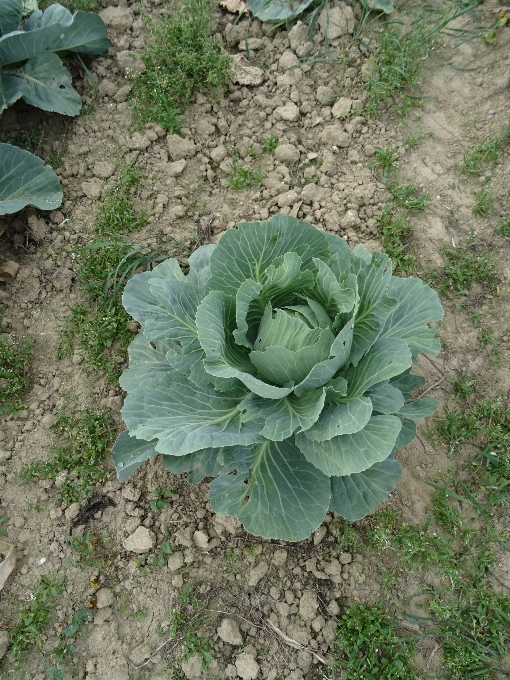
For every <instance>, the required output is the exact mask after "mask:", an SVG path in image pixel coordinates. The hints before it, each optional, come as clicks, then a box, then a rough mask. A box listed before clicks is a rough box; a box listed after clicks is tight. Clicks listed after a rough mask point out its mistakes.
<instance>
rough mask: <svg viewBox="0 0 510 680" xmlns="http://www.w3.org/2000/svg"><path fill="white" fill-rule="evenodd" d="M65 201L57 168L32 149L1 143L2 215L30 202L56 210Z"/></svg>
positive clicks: (0, 198)
mask: <svg viewBox="0 0 510 680" xmlns="http://www.w3.org/2000/svg"><path fill="white" fill-rule="evenodd" d="M61 203H62V191H61V190H60V182H59V181H58V177H57V175H56V174H55V171H54V170H53V168H51V167H50V166H49V165H44V162H43V161H42V160H41V159H40V158H38V157H37V156H34V155H33V154H31V153H29V152H28V151H24V150H23V149H18V147H16V146H11V145H10V144H0V215H9V214H10V213H14V212H17V211H18V210H21V209H22V208H24V207H25V206H26V205H32V206H34V207H35V208H39V209H40V210H55V209H56V208H58V207H59V206H60V204H61Z"/></svg>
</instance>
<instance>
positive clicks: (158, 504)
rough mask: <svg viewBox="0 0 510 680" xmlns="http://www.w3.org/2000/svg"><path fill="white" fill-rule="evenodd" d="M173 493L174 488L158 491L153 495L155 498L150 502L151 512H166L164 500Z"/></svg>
mask: <svg viewBox="0 0 510 680" xmlns="http://www.w3.org/2000/svg"><path fill="white" fill-rule="evenodd" d="M173 492H174V487H172V488H171V489H158V490H157V491H156V492H155V493H154V495H155V496H156V497H155V498H154V499H153V500H152V501H151V502H150V504H149V505H150V509H151V510H152V511H153V512H158V511H160V510H166V508H167V507H168V506H167V504H166V503H165V498H171V497H172V494H173Z"/></svg>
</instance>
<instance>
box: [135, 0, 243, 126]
mask: <svg viewBox="0 0 510 680" xmlns="http://www.w3.org/2000/svg"><path fill="white" fill-rule="evenodd" d="M213 7H214V5H213V2H212V0H183V2H182V3H177V4H176V5H175V6H174V7H172V8H171V9H169V10H168V11H166V12H165V13H163V14H161V15H159V17H158V18H157V20H154V21H153V20H151V19H149V18H148V17H146V19H145V20H146V25H147V29H148V40H147V45H146V52H145V54H144V55H143V57H142V59H143V61H144V63H145V70H144V71H143V73H140V74H138V75H136V76H135V78H134V80H133V100H132V103H133V109H134V114H135V119H136V120H138V122H140V123H145V122H149V121H154V122H156V123H158V125H160V126H161V127H162V128H164V129H165V130H168V132H170V133H174V132H178V131H179V129H180V127H181V121H180V114H181V111H182V109H183V107H185V106H186V105H187V104H188V103H189V101H190V99H191V97H192V95H193V93H194V92H206V93H213V94H214V93H215V92H219V91H220V90H221V88H222V87H223V86H224V85H225V84H226V83H227V81H228V79H229V77H230V75H231V73H232V59H231V57H230V55H228V54H225V53H223V52H222V50H221V47H220V45H219V43H218V42H217V41H216V40H214V39H213V38H210V37H209V36H210V33H211V30H212V25H213Z"/></svg>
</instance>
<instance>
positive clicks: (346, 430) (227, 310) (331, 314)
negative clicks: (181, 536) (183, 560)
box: [113, 215, 443, 541]
mask: <svg viewBox="0 0 510 680" xmlns="http://www.w3.org/2000/svg"><path fill="white" fill-rule="evenodd" d="M391 272H392V267H391V260H390V259H389V258H388V257H387V256H386V255H384V254H382V253H379V252H373V253H370V252H368V251H366V250H365V249H364V248H363V247H362V246H361V245H358V246H356V247H355V248H354V249H352V250H351V249H350V248H349V246H348V245H347V243H346V242H345V241H344V240H343V239H341V238H340V237H338V236H335V235H333V234H328V233H325V232H322V231H319V230H318V229H316V228H315V227H314V226H312V225H311V224H308V223H307V222H301V221H299V220H297V219H294V218H292V217H289V216H285V215H278V216H275V217H273V218H272V219H271V220H269V221H266V222H252V223H243V224H239V226H238V228H236V229H230V230H228V231H227V232H225V234H224V235H223V236H222V237H221V238H220V240H219V242H218V244H217V245H206V246H202V247H200V248H198V249H197V250H196V251H195V252H194V253H193V254H192V255H191V256H190V258H189V271H188V272H187V274H185V273H184V272H183V270H182V269H181V267H180V266H179V264H178V262H177V260H175V259H169V260H166V261H165V262H163V263H162V264H159V265H158V266H157V267H155V268H154V269H153V270H152V271H148V272H144V273H142V274H138V275H137V276H134V277H133V278H132V279H131V280H130V281H129V282H128V284H127V285H126V288H125V292H124V296H123V304H124V306H125V308H126V310H127V311H128V313H129V314H131V315H132V316H133V317H134V318H135V319H136V320H137V321H139V322H140V324H141V325H142V327H143V329H142V330H141V332H140V333H139V334H138V336H137V337H136V338H135V339H134V340H133V342H132V343H131V345H130V348H129V357H130V361H129V368H127V369H126V370H125V371H124V373H123V374H122V376H121V379H120V384H121V387H122V388H123V389H124V390H126V392H128V393H129V395H128V396H127V398H126V400H125V403H124V407H123V409H122V415H123V418H124V421H125V422H126V425H127V427H128V430H126V431H125V432H123V433H122V434H121V435H120V437H119V438H118V440H117V442H116V443H115V445H114V448H113V459H114V462H115V466H116V469H117V474H118V477H119V480H120V481H124V480H125V479H127V477H128V476H129V475H130V474H131V473H132V472H134V471H135V470H136V469H137V468H138V467H140V465H141V464H142V463H143V462H144V461H145V460H147V459H148V458H150V457H151V456H155V455H157V454H162V463H163V466H164V467H165V468H167V469H168V470H169V471H170V472H172V473H175V474H179V473H183V472H187V478H188V481H189V482H191V483H199V482H201V481H202V480H203V479H204V478H206V477H213V478H214V480H213V481H212V482H211V483H210V485H209V499H210V504H211V508H212V510H213V511H214V512H216V513H218V514H220V515H232V516H234V517H237V518H238V519H239V520H240V521H241V522H242V524H244V526H245V528H246V530H247V531H249V532H250V533H252V534H255V535H259V536H263V537H265V538H278V539H284V540H288V541H298V540H301V539H304V538H306V537H307V536H308V535H309V534H310V533H311V532H312V531H314V530H315V529H316V528H317V527H318V526H319V525H320V524H321V522H322V521H323V519H324V516H325V514H326V512H327V511H328V510H332V511H334V512H336V513H338V514H339V515H341V516H342V517H344V518H346V519H347V520H351V521H353V520H357V519H360V518H362V517H364V516H365V515H367V514H368V513H370V512H372V511H374V510H375V509H376V508H377V507H378V505H379V504H380V503H381V501H383V500H384V499H386V498H387V497H388V494H389V493H390V492H391V491H393V490H394V488H395V485H396V482H397V480H398V479H399V478H400V476H401V467H400V464H399V463H398V462H397V461H396V460H395V459H394V454H395V451H396V450H397V449H399V448H401V447H402V446H405V445H406V444H408V443H409V442H410V441H412V439H413V438H414V437H415V435H416V424H415V422H414V421H415V420H416V419H418V418H423V417H425V416H428V415H430V414H431V413H433V412H434V410H435V409H436V408H437V400H436V399H432V398H422V399H412V398H411V393H412V391H413V390H414V389H415V388H416V387H419V386H420V385H423V384H424V383H425V380H424V378H422V377H420V376H416V375H413V374H411V373H410V369H411V366H412V363H413V362H414V361H416V359H417V357H418V355H419V354H420V353H421V352H424V353H429V354H437V353H438V351H439V348H440V346H439V340H438V339H437V338H436V337H435V336H436V332H437V327H429V324H430V323H431V322H434V321H439V320H440V319H441V318H442V316H443V310H442V308H441V305H440V303H439V300H438V297H437V295H436V293H435V292H434V291H433V290H432V289H431V288H429V287H428V286H426V285H425V284H424V283H423V282H422V281H421V280H420V279H418V278H412V277H409V278H397V277H394V276H392V273H391Z"/></svg>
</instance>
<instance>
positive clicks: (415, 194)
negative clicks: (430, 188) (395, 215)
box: [388, 184, 429, 212]
mask: <svg viewBox="0 0 510 680" xmlns="http://www.w3.org/2000/svg"><path fill="white" fill-rule="evenodd" d="M388 189H389V191H390V192H391V195H392V196H393V198H394V199H395V203H396V204H397V206H398V207H399V208H403V209H404V210H407V211H408V212H420V211H422V210H425V204H426V202H427V200H428V198H429V195H428V194H420V192H419V191H418V189H417V187H415V186H413V185H412V184H405V185H402V184H390V185H388Z"/></svg>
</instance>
